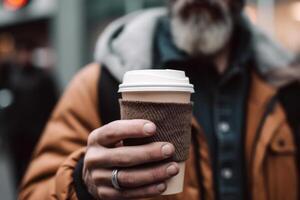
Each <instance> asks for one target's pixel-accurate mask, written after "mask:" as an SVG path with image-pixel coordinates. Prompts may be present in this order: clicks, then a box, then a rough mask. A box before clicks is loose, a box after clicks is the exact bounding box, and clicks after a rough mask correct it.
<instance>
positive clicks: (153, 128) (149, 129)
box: [144, 123, 156, 134]
mask: <svg viewBox="0 0 300 200" xmlns="http://www.w3.org/2000/svg"><path fill="white" fill-rule="evenodd" d="M155 131H156V126H155V125H154V124H153V123H146V124H145V125H144V132H145V133H146V134H153V133H155Z"/></svg>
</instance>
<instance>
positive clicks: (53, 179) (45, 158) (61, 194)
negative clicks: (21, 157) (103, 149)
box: [19, 64, 101, 200]
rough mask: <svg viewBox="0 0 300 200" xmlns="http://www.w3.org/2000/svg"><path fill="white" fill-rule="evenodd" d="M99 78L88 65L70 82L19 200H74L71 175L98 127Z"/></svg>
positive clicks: (95, 68) (31, 167)
mask: <svg viewBox="0 0 300 200" xmlns="http://www.w3.org/2000/svg"><path fill="white" fill-rule="evenodd" d="M99 75H100V67H99V65H97V64H91V65H89V66H87V67H85V68H84V69H83V70H81V71H80V72H79V73H78V74H77V75H76V76H75V77H74V79H73V80H72V82H71V84H70V85H69V87H68V88H67V90H66V92H65V93H64V95H63V96H62V98H61V100H60V102H59V103H58V105H57V106H56V109H55V110H54V112H53V114H52V116H51V119H50V120H49V122H48V125H47V126H46V129H45V131H44V133H43V135H42V138H41V139H40V141H39V144H38V146H37V148H36V150H35V153H34V155H33V158H32V161H31V164H30V166H29V168H28V170H27V173H26V174H25V176H24V179H23V181H22V184H21V187H20V194H19V199H61V200H63V199H74V200H75V199H77V197H76V194H75V190H74V184H73V178H72V175H73V171H74V168H75V167H76V165H77V162H78V161H79V160H80V158H81V157H82V156H83V155H84V153H85V146H86V143H87V138H88V135H89V133H90V132H91V131H92V130H94V129H96V128H98V127H100V125H101V122H100V119H99V116H98V112H97V111H98V109H97V107H98V99H97V97H98V95H97V86H98V79H99Z"/></svg>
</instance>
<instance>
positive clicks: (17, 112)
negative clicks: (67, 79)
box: [0, 40, 58, 185]
mask: <svg viewBox="0 0 300 200" xmlns="http://www.w3.org/2000/svg"><path fill="white" fill-rule="evenodd" d="M33 48H34V45H33V44H32V42H29V41H26V40H21V41H18V42H17V48H16V54H15V56H14V57H13V58H14V59H13V60H8V61H6V62H3V63H1V64H0V94H2V95H1V96H0V98H2V100H0V102H2V109H1V116H2V118H1V122H0V123H1V129H2V130H5V131H2V132H1V136H2V137H3V138H4V140H3V141H4V142H5V143H6V145H7V147H8V149H9V152H10V155H11V156H12V158H11V160H12V163H13V169H14V170H13V172H14V175H15V183H16V185H18V184H19V182H20V180H21V179H22V177H23V174H24V172H25V170H26V167H27V165H28V163H29V160H30V159H31V154H32V151H33V149H34V146H35V145H36V143H37V141H38V139H39V136H40V134H41V132H42V130H43V128H44V126H45V123H46V121H47V120H48V117H49V115H50V113H51V111H52V108H53V107H54V105H55V103H56V100H57V96H58V94H57V88H56V84H55V82H54V79H53V77H52V76H51V75H50V74H49V72H47V71H44V70H42V69H40V68H39V67H37V66H34V65H33V64H32V59H31V53H32V50H33Z"/></svg>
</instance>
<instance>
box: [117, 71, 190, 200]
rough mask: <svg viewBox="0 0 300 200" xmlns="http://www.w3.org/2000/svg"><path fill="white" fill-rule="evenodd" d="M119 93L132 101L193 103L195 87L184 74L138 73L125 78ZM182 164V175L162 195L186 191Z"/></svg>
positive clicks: (123, 97)
mask: <svg viewBox="0 0 300 200" xmlns="http://www.w3.org/2000/svg"><path fill="white" fill-rule="evenodd" d="M119 92H120V93H122V99H123V100H128V101H146V102H161V103H190V101H191V94H192V93H194V87H193V85H192V84H190V81H189V78H188V77H186V76H185V73H184V72H183V71H177V70H136V71H129V72H127V73H126V74H125V75H124V78H123V83H122V84H121V85H120V86H119ZM178 164H179V169H180V171H179V173H178V174H177V175H176V176H174V177H173V178H171V179H169V180H168V181H167V190H166V191H165V192H164V193H163V194H162V195H171V194H177V193H180V192H182V191H183V186H184V174H185V162H180V163H178Z"/></svg>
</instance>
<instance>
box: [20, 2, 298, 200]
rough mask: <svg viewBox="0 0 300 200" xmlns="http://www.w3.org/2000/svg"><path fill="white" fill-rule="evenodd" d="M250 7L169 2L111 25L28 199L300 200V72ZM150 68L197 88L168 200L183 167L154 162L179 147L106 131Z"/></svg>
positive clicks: (74, 89) (79, 79)
mask: <svg viewBox="0 0 300 200" xmlns="http://www.w3.org/2000/svg"><path fill="white" fill-rule="evenodd" d="M243 6H244V2H243V1H233V0H201V1H200V0H172V1H169V5H168V11H166V10H165V9H154V10H148V11H141V12H137V13H133V14H130V15H128V16H126V17H124V18H122V19H120V20H117V21H116V22H114V23H113V24H111V25H110V26H109V27H108V28H107V30H106V31H105V32H104V33H103V34H102V36H101V38H100V40H99V43H98V45H97V50H96V58H97V62H98V63H97V64H92V65H90V66H89V67H87V68H85V69H84V70H83V71H82V72H80V73H79V75H77V76H76V77H75V78H74V80H73V82H72V83H71V85H70V87H69V88H68V90H67V92H66V93H65V95H64V96H63V98H62V100H61V102H60V104H59V105H58V106H57V108H56V111H55V112H54V114H53V116H52V119H51V121H50V122H49V124H48V127H47V129H46V131H45V133H44V137H43V138H42V140H41V141H40V144H39V145H38V147H37V150H36V153H35V156H34V158H33V161H32V164H31V167H30V168H29V170H28V172H27V176H26V177H25V179H24V181H23V184H22V187H21V194H20V198H21V199H93V198H94V199H103V200H106V199H107V200H111V199H142V198H146V197H151V198H153V199H172V200H173V199H175V200H176V199H178V200H179V199H189V200H196V199H201V200H203V199H208V200H212V199H220V200H222V199H224V200H227V199H230V200H233V199H238V200H240V199H251V200H266V199H267V200H273V199H289V200H296V199H298V198H299V194H298V187H299V172H298V168H297V167H298V165H297V158H299V156H298V154H297V145H296V142H297V141H298V139H297V137H298V135H299V132H297V130H298V128H299V121H298V117H300V116H299V112H298V111H299V110H297V109H298V108H297V107H296V105H297V103H294V104H292V102H291V101H290V100H288V99H290V98H287V97H289V96H291V95H290V94H291V93H290V91H291V89H290V88H292V91H293V93H292V94H293V95H294V96H293V98H291V99H292V100H293V101H295V100H296V99H295V97H296V96H297V95H298V94H299V87H298V83H295V84H292V85H291V86H293V87H290V86H289V87H286V86H287V85H290V84H291V83H294V81H296V80H299V79H298V78H299V68H297V67H296V66H297V65H296V64H295V63H292V61H293V59H294V58H293V56H292V55H289V54H287V53H285V52H284V51H283V50H282V49H281V48H280V47H279V46H278V45H276V44H275V43H273V42H272V41H271V40H270V39H268V38H267V37H265V36H264V35H263V34H261V33H260V31H258V30H256V29H255V28H254V27H253V26H252V25H251V24H250V23H249V22H248V21H247V19H246V17H245V16H243V14H242V8H243ZM99 64H100V65H101V67H99ZM159 66H163V67H159ZM143 68H172V69H180V70H184V71H185V72H186V73H187V75H188V76H189V77H190V78H191V81H192V83H193V84H194V85H195V89H196V94H195V95H194V96H193V101H194V119H193V131H192V132H193V141H192V146H191V149H190V157H189V160H188V161H187V171H186V177H185V186H184V191H183V193H180V194H177V195H172V196H159V195H160V194H161V193H162V192H163V191H164V190H165V189H166V184H165V182H166V180H167V179H169V178H170V177H172V176H174V175H176V174H177V173H178V165H177V163H173V162H170V163H164V164H155V163H157V161H161V160H164V159H166V158H169V157H170V156H172V155H173V153H174V147H173V145H172V144H168V143H165V142H158V143H152V144H147V145H143V146H135V147H124V146H122V140H124V139H126V138H140V137H147V136H149V135H152V134H155V130H156V127H155V124H153V123H152V122H150V121H147V120H145V119H136V120H129V121H122V120H121V121H113V122H111V123H108V124H106V125H105V123H106V122H110V121H112V120H111V119H114V117H111V115H112V113H113V112H112V111H114V110H116V109H117V98H114V96H115V95H114V94H115V93H116V90H115V89H114V88H115V87H116V85H117V84H118V82H120V81H121V79H122V76H123V74H124V73H125V72H126V71H128V70H133V69H143ZM99 74H100V75H99ZM98 83H99V85H98ZM285 88H289V89H288V90H287V89H285ZM294 92H298V93H294ZM98 110H99V111H100V114H99V113H98ZM288 111H289V112H288ZM99 116H102V117H101V118H99ZM99 127H100V128H99ZM114 169H119V172H118V173H117V180H114V181H113V182H114V184H112V171H113V170H114ZM117 186H119V187H120V188H118V187H117Z"/></svg>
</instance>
